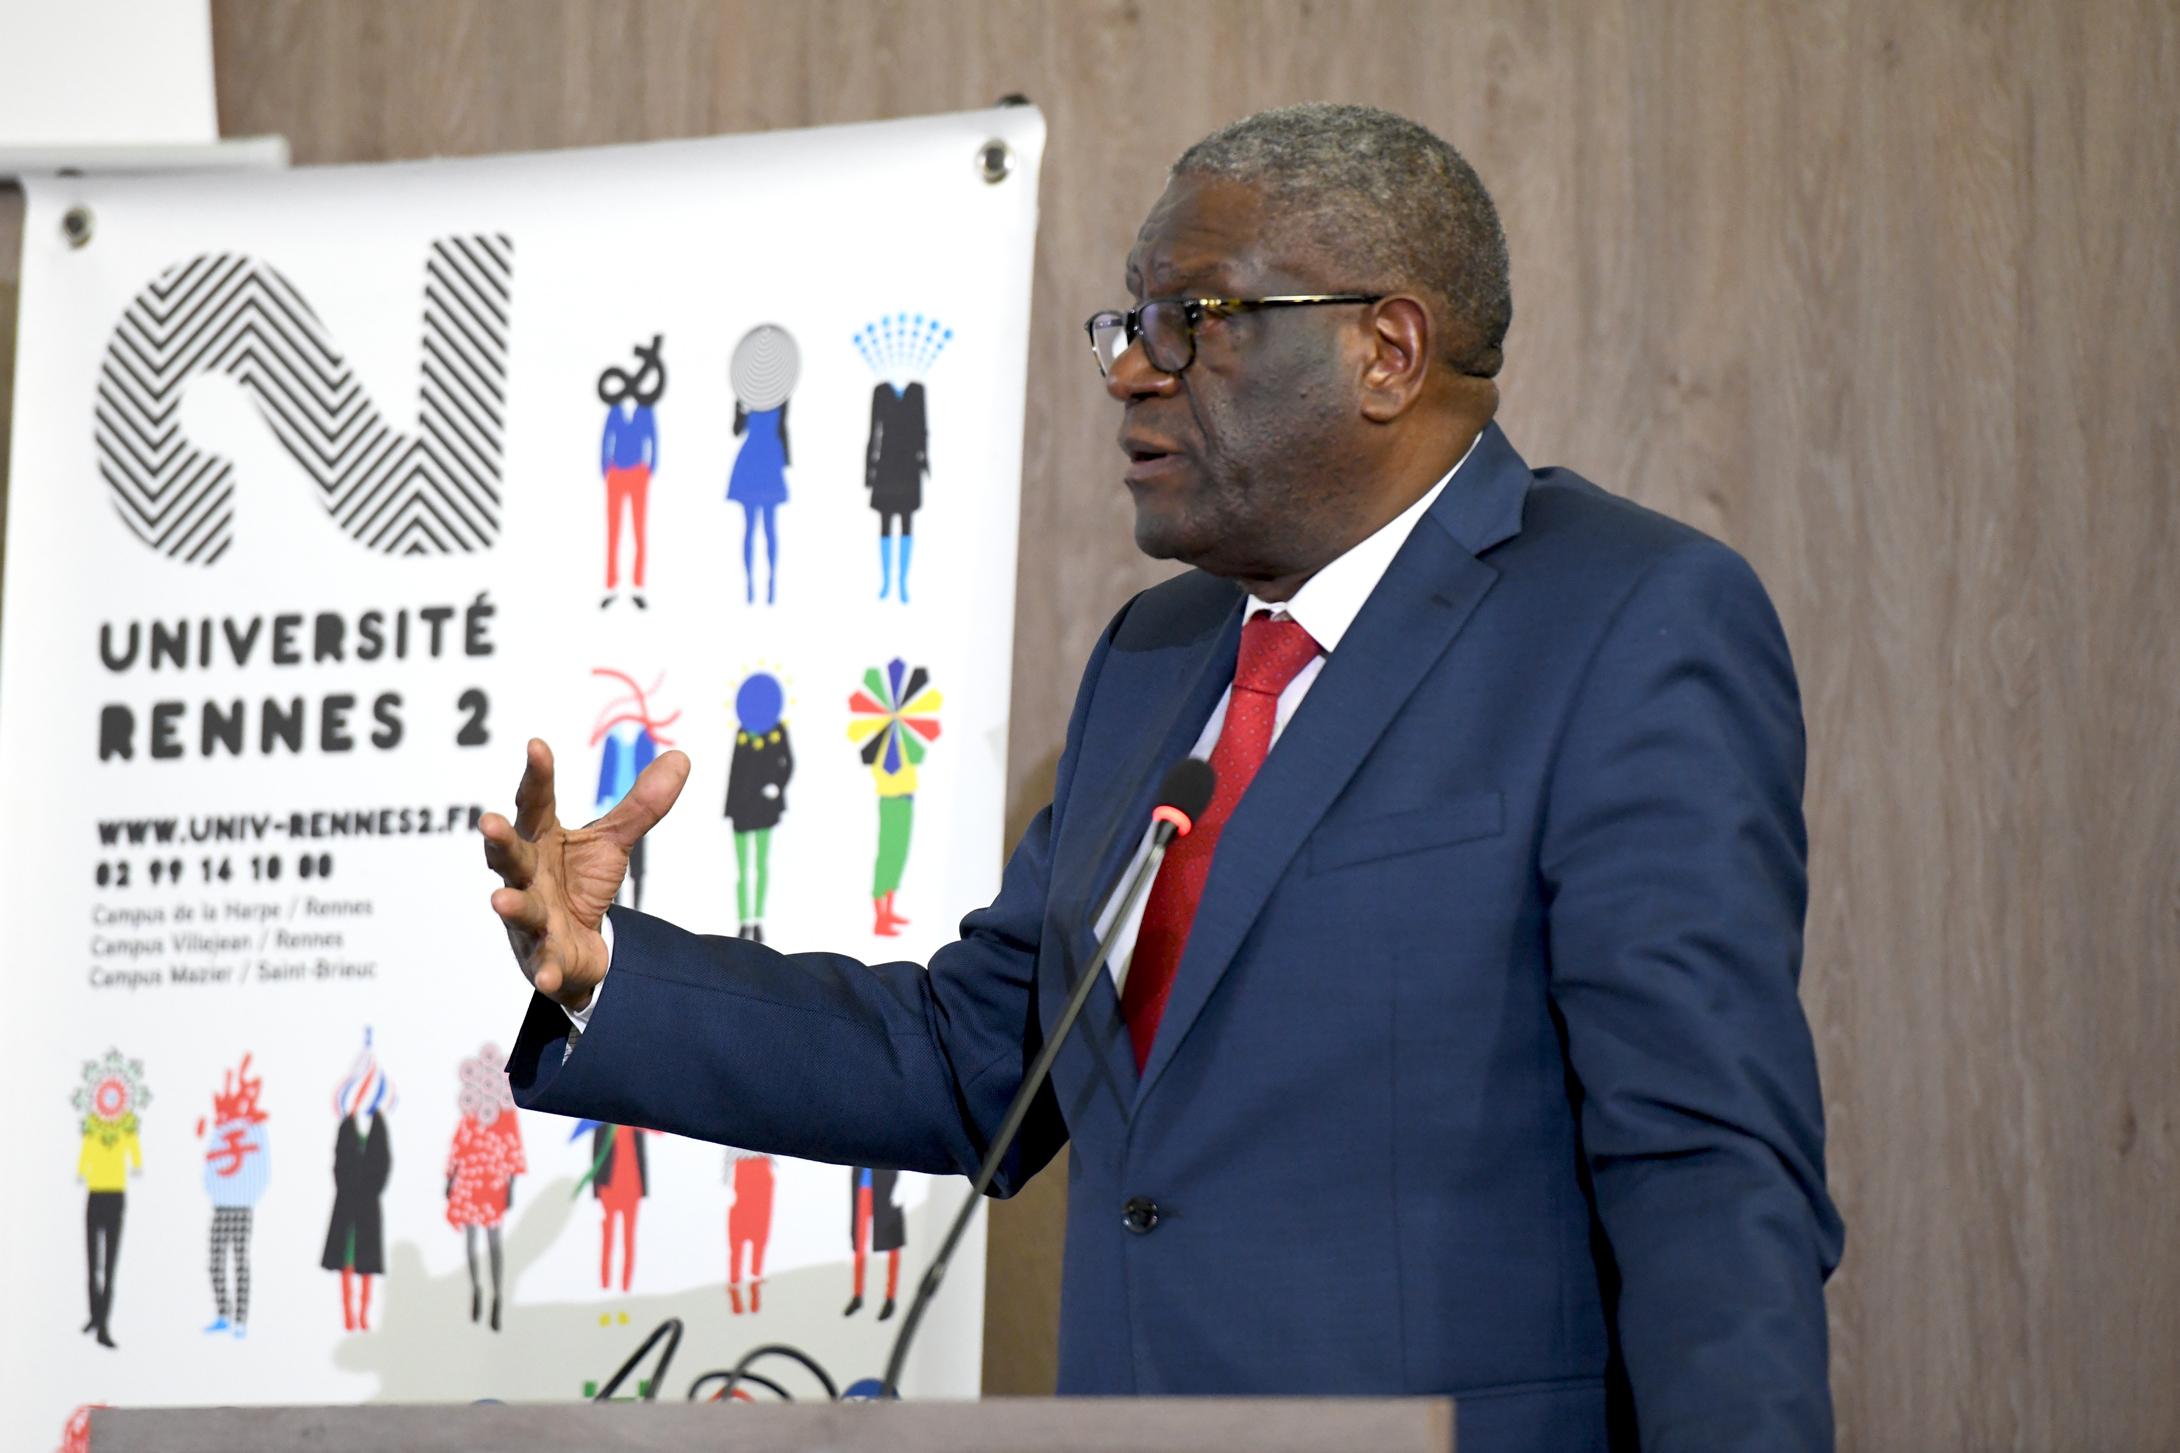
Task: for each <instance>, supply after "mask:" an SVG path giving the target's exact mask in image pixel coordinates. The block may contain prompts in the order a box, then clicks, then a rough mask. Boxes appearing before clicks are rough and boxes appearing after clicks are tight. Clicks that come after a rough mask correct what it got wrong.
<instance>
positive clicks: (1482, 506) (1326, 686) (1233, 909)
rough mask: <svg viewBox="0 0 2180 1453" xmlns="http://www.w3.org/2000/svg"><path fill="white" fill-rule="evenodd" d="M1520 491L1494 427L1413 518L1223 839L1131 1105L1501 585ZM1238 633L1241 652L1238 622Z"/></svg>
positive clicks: (1523, 477)
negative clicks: (1380, 745) (1320, 829)
mask: <svg viewBox="0 0 2180 1453" xmlns="http://www.w3.org/2000/svg"><path fill="white" fill-rule="evenodd" d="M1528 484H1529V470H1528V466H1527V465H1525V464H1523V463H1522V460H1521V458H1520V456H1519V455H1517V454H1515V453H1514V450H1513V447H1512V446H1511V445H1510V444H1508V443H1507V442H1506V438H1505V436H1504V435H1503V434H1501V433H1500V432H1499V431H1498V429H1497V427H1496V426H1490V427H1487V428H1486V430H1485V432H1484V435H1483V437H1482V438H1480V439H1478V440H1477V443H1476V448H1475V451H1474V453H1473V454H1472V455H1471V457H1470V459H1469V462H1468V465H1465V466H1464V467H1463V468H1462V470H1461V472H1460V474H1459V475H1457V476H1456V478H1455V479H1454V480H1453V481H1451V482H1450V483H1449V484H1448V485H1447V487H1446V489H1445V491H1444V493H1442V494H1441V495H1440V496H1439V498H1438V501H1437V502H1436V503H1435V504H1434V505H1433V506H1432V508H1431V511H1430V513H1429V514H1427V515H1426V516H1425V517H1424V518H1423V519H1422V520H1421V521H1419V522H1418V523H1417V525H1416V527H1415V529H1414V530H1413V532H1411V533H1410V535H1409V537H1408V539H1407V542H1406V543H1405V544H1403V545H1402V546H1401V549H1400V552H1399V553H1398V554H1397V555H1395V556H1394V557H1393V563H1392V565H1391V566H1390V567H1389V568H1388V569H1387V571H1386V573H1385V577H1384V579H1382V580H1381V581H1380V582H1379V583H1378V586H1377V588H1376V589H1375V590H1374V591H1372V592H1371V595H1370V598H1369V600H1368V601H1367V602H1366V603H1365V604H1364V606H1363V608H1362V612H1361V614H1359V615H1358V616H1356V618H1355V623H1354V625H1353V626H1351V627H1349V629H1348V632H1347V634H1346V636H1345V637H1344V638H1343V639H1342V640H1341V642H1340V645H1339V649H1338V650H1336V651H1334V652H1333V653H1332V654H1331V655H1330V656H1328V657H1327V658H1326V660H1325V665H1324V669H1323V671H1322V672H1321V673H1320V674H1319V675H1318V677H1317V680H1316V681H1315V682H1314V683H1312V685H1311V686H1310V689H1309V695H1308V696H1306V697H1304V698H1303V701H1302V705H1301V706H1300V707H1299V708H1298V709H1297V710H1296V711H1295V714H1294V718H1293V720H1292V721H1290V722H1289V723H1288V724H1287V727H1286V730H1285V731H1284V732H1282V733H1281V734H1280V737H1279V740H1278V741H1277V742H1276V743H1275V744H1274V745H1273V748H1272V752H1271V755H1270V756H1268V757H1266V758H1265V759H1264V765H1263V767H1262V768H1260V769H1259V770H1258V772H1257V775H1256V778H1255V780H1254V781H1253V782H1251V783H1250V785H1249V791H1248V793H1247V794H1246V795H1245V796H1244V797H1243V798H1242V800H1241V802H1240V804H1239V805H1238V806H1236V807H1235V809H1234V815H1233V816H1232V817H1231V818H1229V819H1228V820H1227V823H1226V827H1225V829H1224V830H1223V831H1222V832H1221V834H1220V837H1219V847H1218V853H1217V856H1216V857H1214V858H1213V859H1212V864H1211V874H1210V877H1209V878H1208V879H1207V880H1206V882H1205V884H1204V894H1203V898H1202V900H1201V901H1200V902H1199V903H1198V905H1197V908H1196V920H1195V922H1194V924H1193V925H1192V926H1191V927H1190V929H1189V936H1188V947H1187V949H1186V950H1184V951H1183V953H1182V955H1181V962H1180V965H1179V966H1178V968H1177V969H1176V971H1175V975H1174V983H1173V993H1172V997H1171V998H1169V999H1168V1000H1167V1001H1166V1010H1165V1015H1164V1018H1163V1019H1162V1020H1161V1021H1160V1024H1159V1027H1158V1036H1157V1038H1156V1039H1155V1040H1154V1041H1153V1042H1152V1044H1151V1053H1150V1059H1149V1061H1148V1062H1147V1063H1146V1064H1145V1065H1144V1067H1143V1074H1142V1078H1141V1082H1140V1083H1139V1084H1138V1086H1137V1089H1136V1100H1135V1103H1136V1105H1137V1106H1138V1107H1140V1106H1141V1105H1142V1104H1143V1101H1144V1097H1145V1096H1147V1095H1148V1094H1149V1093H1150V1090H1151V1087H1152V1086H1153V1085H1155V1084H1156V1083H1157V1081H1158V1077H1159V1075H1160V1074H1161V1073H1162V1072H1163V1071H1164V1069H1165V1067H1166V1065H1167V1064H1168V1063H1169V1062H1170V1061H1171V1060H1172V1059H1173V1056H1174V1053H1175V1051H1176V1049H1177V1047H1178V1046H1179V1045H1180V1043H1181V1041H1182V1040H1183V1039H1184V1038H1185V1037H1186V1036H1187V1034H1188V1031H1189V1028H1190V1027H1191V1026H1192V1025H1193V1024H1194V1023H1195V1021H1196V1018H1197V1016H1198V1015H1199V1014H1201V1013H1202V1012H1203V1007H1204V1005H1205V1004H1206V1003H1207V1002H1208V1001H1209V1000H1210V998H1211V995H1212V992H1213V991H1214V990H1215V989H1217V988H1218V985H1219V980H1220V979H1221V978H1223V977H1224V976H1225V974H1226V971H1227V968H1228V967H1229V966H1230V965H1231V964H1232V963H1233V960H1234V955H1235V953H1236V952H1237V951H1238V950H1239V949H1240V947H1241V944H1242V940H1243V939H1244V938H1246V937H1247V936H1248V933H1249V930H1250V928H1251V926H1253V925H1254V924H1255V922H1256V920H1257V917H1258V915H1260V914H1261V913H1262V912H1263V911H1264V906H1265V904H1266V903H1267V902H1268V901H1269V900H1270V898H1271V894H1272V890H1273V888H1274V887H1275V886H1276V885H1277V884H1278V882H1279V879H1280V877H1281V876H1282V875H1283V874H1284V873H1285V872H1286V871H1287V866H1288V864H1289V863H1291V862H1292V861H1293V860H1294V856H1295V854H1296V853H1297V852H1298V851H1300V849H1301V846H1302V843H1303V842H1304V840H1306V839H1307V838H1308V836H1309V834H1310V833H1311V831H1312V830H1314V829H1315V828H1316V826H1317V823H1318V821H1319V820H1320V819H1321V818H1322V817H1323V816H1324V815H1325V812H1326V810H1327V809H1329V808H1330V807H1331V806H1332V804H1333V802H1334V801H1335V800H1336V799H1337V798H1338V797H1339V795H1340V793H1341V791H1342V790H1343V789H1345V787H1346V786H1347V783H1348V779H1349V778H1351V777H1353V776H1354V774H1355V771H1356V769H1357V768H1359V767H1360V766H1361V765H1362V762H1363V759H1364V758H1365V757H1367V756H1368V755H1369V754H1370V749H1371V748H1372V747H1373V746H1375V745H1376V744H1377V740H1378V738H1379V737H1380V736H1382V735H1383V734H1384V732H1385V729H1386V727H1387V726H1389V725H1390V724H1391V723H1392V721H1393V718H1394V717H1395V716H1396V715H1397V714H1398V713H1399V711H1400V709H1401V707H1402V705H1403V704H1404V703H1406V701H1407V700H1408V698H1409V697H1410V696H1412V695H1413V694H1414V693H1415V689H1416V687H1417V686H1418V685H1420V684H1421V682H1422V680H1423V678H1424V676H1425V675H1427V674H1428V673H1429V671H1430V670H1431V668H1432V667H1433V666H1434V665H1436V664H1437V662H1438V660H1439V658H1440V657H1442V656H1444V655H1445V653H1446V651H1447V649H1448V648H1449V647H1450V646H1451V645H1452V644H1453V640H1454V637H1455V636H1457V635H1458V634H1460V631H1461V627H1462V626H1463V625H1465V624H1466V623H1467V622H1468V619H1469V617H1470V615H1472V614H1473V613H1474V612H1475V609H1476V607H1477V605H1478V603H1479V602H1481V601H1482V600H1483V598H1484V594H1485V592H1486V591H1488V590H1490V588H1491V585H1492V582H1494V581H1495V580H1497V579H1498V572H1497V571H1496V570H1494V569H1493V568H1492V567H1491V566H1489V565H1487V564H1485V563H1484V562H1483V561H1481V560H1479V559H1477V558H1476V557H1477V555H1478V554H1480V553H1482V552H1483V551H1484V550H1487V549H1489V548H1490V547H1491V546H1492V545H1495V544H1498V543H1499V542H1500V541H1502V540H1505V539H1507V538H1509V537H1510V536H1512V535H1514V534H1516V533H1518V532H1519V530H1520V528H1521V504H1522V500H1523V498H1524V496H1525V495H1526V492H1527V489H1528ZM1235 630H1236V643H1237V645H1238V641H1239V635H1238V631H1239V627H1238V625H1237V626H1236V628H1235ZM1206 710H1208V707H1207V708H1206ZM1197 720H1198V722H1199V728H1198V729H1199V730H1200V729H1201V725H1200V723H1201V718H1198V719H1197ZM1147 810H1148V809H1147V808H1146V811H1147Z"/></svg>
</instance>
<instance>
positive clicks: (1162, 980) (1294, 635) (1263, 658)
mask: <svg viewBox="0 0 2180 1453" xmlns="http://www.w3.org/2000/svg"><path fill="white" fill-rule="evenodd" d="M1316 659H1317V643H1316V642H1315V641H1313V640H1311V639H1310V633H1309V632H1308V631H1305V630H1303V629H1302V627H1301V626H1300V625H1298V624H1296V623H1295V622H1294V621H1291V620H1288V619H1286V618H1284V617H1282V618H1281V619H1278V620H1274V619H1272V615H1271V612H1269V611H1262V610H1260V611H1258V612H1257V613H1256V614H1255V615H1252V616H1251V617H1249V619H1248V621H1247V622H1246V623H1245V624H1244V625H1243V626H1242V628H1241V659H1240V660H1239V661H1238V662H1237V663H1236V666H1235V670H1234V690H1233V694H1232V695H1231V696H1230V697H1229V698H1228V700H1227V703H1226V721H1225V723H1224V724H1223V725H1221V726H1220V728H1219V742H1218V745H1217V746H1215V747H1213V748H1212V749H1211V770H1212V771H1213V772H1215V773H1217V774H1218V785H1217V787H1216V789H1215V790H1214V791H1213V793H1212V795H1211V805H1210V806H1209V807H1207V808H1205V809H1204V813H1203V815H1202V816H1201V817H1199V818H1197V819H1196V826H1195V829H1194V831H1192V832H1190V833H1189V835H1188V836H1187V837H1184V838H1182V839H1181V840H1180V841H1178V842H1176V843H1175V844H1174V845H1173V847H1172V848H1171V849H1170V850H1169V851H1168V852H1167V853H1166V861H1165V863H1164V864H1163V865H1162V866H1160V868H1159V869H1158V879H1157V881H1156V882H1154V883H1152V884H1151V896H1150V901H1149V902H1148V903H1146V904H1145V905H1144V906H1143V927H1142V930H1141V932H1139V933H1138V934H1137V935H1136V941H1135V954H1134V957H1133V958H1132V959H1130V961H1129V965H1128V979H1127V983H1126V984H1125V985H1124V986H1123V987H1122V989H1121V993H1120V1013H1121V1017H1122V1018H1123V1019H1125V1020H1126V1021H1127V1024H1128V1038H1129V1039H1130V1040H1131V1041H1133V1043H1134V1046H1135V1068H1136V1073H1137V1074H1141V1073H1142V1072H1143V1066H1144V1064H1145V1063H1146V1062H1147V1061H1148V1060H1149V1059H1150V1057H1151V1041H1152V1040H1153V1039H1155V1038H1156V1037H1157V1034H1158V1021H1159V1019H1160V1018H1161V1017H1163V1016H1164V1014H1165V1012H1166V1000H1167V998H1168V997H1169V996H1170V995H1171V994H1172V993H1173V974H1174V970H1176V969H1178V968H1179V967H1180V966H1181V953H1182V951H1183V950H1184V949H1186V948H1187V947H1188V930H1189V925H1191V924H1192V923H1194V922H1195V921H1196V904H1197V901H1198V900H1199V899H1201V898H1202V897H1203V892H1204V879H1205V878H1207V877H1209V876H1210V874H1211V856H1212V854H1213V853H1214V852H1216V851H1217V850H1218V846H1219V832H1220V830H1221V829H1222V828H1224V827H1225V826H1226V820H1227V818H1229V817H1231V816H1233V814H1234V807H1235V804H1237V803H1239V802H1240V801H1241V795H1242V793H1244V792H1246V791H1248V790H1249V783H1250V782H1251V781H1252V780H1254V778H1255V777H1256V775H1257V768H1259V767H1261V766H1263V765H1264V758H1265V755H1266V754H1267V753H1268V752H1270V751H1271V749H1272V723H1273V721H1274V720H1275V719H1276V717H1277V715H1278V711H1279V693H1280V692H1282V691H1285V690H1286V689H1287V685H1288V683H1289V682H1291V681H1293V680H1294V678H1295V677H1296V676H1298V675H1300V674H1301V671H1302V668H1303V667H1305V666H1307V665H1309V663H1310V662H1312V661H1314V660H1316Z"/></svg>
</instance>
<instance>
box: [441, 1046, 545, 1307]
mask: <svg viewBox="0 0 2180 1453" xmlns="http://www.w3.org/2000/svg"><path fill="white" fill-rule="evenodd" d="M506 1062H507V1057H506V1056H505V1055H503V1054H501V1053H500V1051H499V1047H498V1046H497V1045H490V1044H488V1045H486V1046H485V1047H484V1048H483V1049H481V1050H479V1051H478V1053H477V1055H476V1057H475V1058H474V1059H465V1060H463V1061H462V1067H461V1071H460V1075H461V1087H460V1089H459V1091H458V1092H457V1093H456V1095H455V1106H456V1108H457V1109H458V1110H459V1111H460V1112H461V1119H460V1120H459V1121H457V1122H456V1124H455V1126H454V1143H453V1144H452V1145H450V1146H448V1147H447V1224H448V1225H449V1226H453V1227H456V1228H457V1229H459V1230H460V1231H461V1233H462V1247H463V1250H464V1251H465V1252H466V1253H467V1255H468V1259H469V1320H470V1321H472V1322H475V1321H478V1320H480V1319H481V1318H482V1317H483V1315H484V1283H483V1282H482V1280H481V1279H480V1278H479V1277H478V1275H477V1240H478V1236H477V1233H478V1232H479V1231H482V1232H483V1233H484V1241H485V1246H486V1252H487V1256H488V1258H489V1260H490V1263H491V1270H492V1318H491V1326H492V1330H493V1331H495V1332H497V1331H499V1330H500V1289H501V1278H502V1268H503V1262H502V1259H501V1255H500V1222H501V1221H502V1220H503V1219H504V1218H505V1217H506V1215H507V1208H508V1206H510V1205H511V1204H513V1202H514V1197H515V1177H516V1176H518V1175H521V1174H522V1173H523V1172H524V1171H526V1170H528V1169H529V1164H528V1162H526V1161H525V1160H524V1159H523V1155H522V1129H521V1127H520V1126H519V1125H518V1124H517V1123H516V1120H515V1099H514V1096H513V1094H512V1093H510V1092H509V1090H508V1088H507V1071H506V1070H505V1069H503V1068H502V1066H503V1065H505V1064H506Z"/></svg>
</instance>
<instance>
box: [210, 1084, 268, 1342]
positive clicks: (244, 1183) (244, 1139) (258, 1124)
mask: <svg viewBox="0 0 2180 1453" xmlns="http://www.w3.org/2000/svg"><path fill="white" fill-rule="evenodd" d="M264 1088H265V1082H264V1080H262V1079H261V1078H259V1077H258V1076H256V1075H253V1074H251V1073H250V1056H248V1055H244V1056H243V1057H242V1063H241V1064H240V1065H239V1066H238V1067H236V1068H234V1069H231V1070H227V1071H224V1072H223V1073H222V1074H221V1076H220V1087H219V1089H218V1090H216V1091H214V1092H213V1095H212V1114H211V1115H210V1117H208V1118H204V1117H200V1118H199V1119H198V1121H197V1135H198V1137H199V1138H200V1139H204V1140H205V1151H204V1193H205V1194H206V1195H207V1196H210V1197H211V1198H212V1247H211V1255H210V1258H209V1260H210V1265H211V1270H212V1302H213V1305H214V1306H215V1307H217V1308H218V1309H219V1315H218V1316H216V1317H215V1318H213V1320H212V1325H211V1326H209V1327H206V1328H205V1329H204V1330H205V1331H207V1332H229V1333H232V1334H233V1335H234V1336H237V1337H241V1336H245V1335H247V1333H248V1331H249V1325H250V1218H251V1213H252V1212H253V1211H254V1210H255V1209H256V1208H257V1202H258V1198H259V1197H261V1196H263V1195H264V1194H265V1178H266V1176H267V1175H268V1174H269V1172H270V1167H271V1161H270V1159H269V1157H270V1154H271V1151H270V1150H269V1148H268V1142H267V1140H266V1138H265V1111H264V1110H263V1109H262V1108H260V1107H259V1105H258V1103H257V1097H258V1095H259V1094H260V1093H261V1092H262V1091H263V1090H264ZM207 1129H209V1130H210V1132H211V1134H210V1136H209V1138H206V1130H207ZM230 1265H232V1267H233V1269H234V1273H235V1281H234V1289H235V1292H234V1297H233V1299H232V1300H230V1299H229V1297H228V1295H227V1272H228V1268H229V1266H230Z"/></svg>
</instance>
